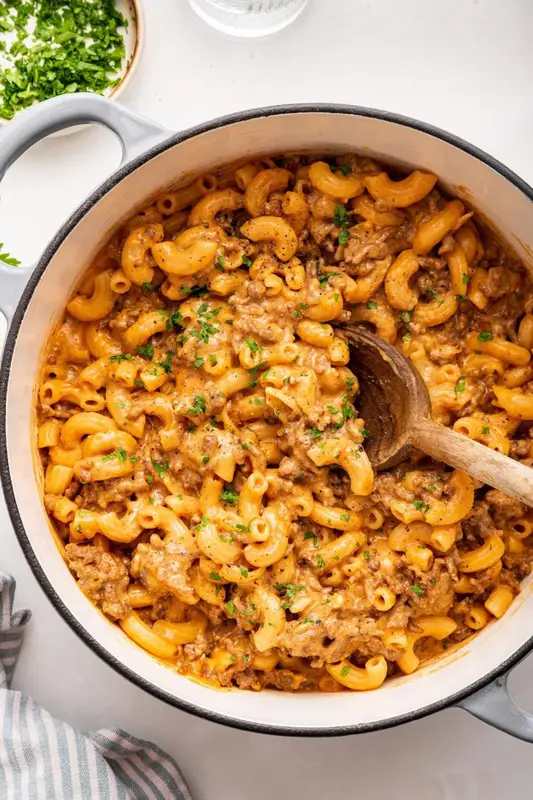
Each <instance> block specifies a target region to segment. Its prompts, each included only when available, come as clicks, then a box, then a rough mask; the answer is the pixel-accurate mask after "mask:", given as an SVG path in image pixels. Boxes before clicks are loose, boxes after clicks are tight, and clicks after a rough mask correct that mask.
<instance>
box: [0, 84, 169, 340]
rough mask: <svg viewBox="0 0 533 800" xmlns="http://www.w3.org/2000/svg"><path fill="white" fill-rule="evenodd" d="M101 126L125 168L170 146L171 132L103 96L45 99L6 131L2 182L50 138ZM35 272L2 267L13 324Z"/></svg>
mask: <svg viewBox="0 0 533 800" xmlns="http://www.w3.org/2000/svg"><path fill="white" fill-rule="evenodd" d="M90 123H95V124H97V125H103V126H104V127H105V128H108V129H109V130H110V131H112V132H113V133H114V134H115V135H116V136H117V138H118V139H119V141H120V144H121V147H122V160H121V166H122V165H123V164H125V163H127V162H128V161H131V160H132V159H133V158H135V157H136V156H138V155H140V153H142V152H144V151H145V150H147V149H149V148H150V147H152V146H154V145H155V144H158V143H159V142H162V141H164V139H166V138H168V136H170V133H171V132H170V131H169V130H167V129H166V128H163V127H162V126H161V125H157V124H156V123H155V122H152V121H151V120H149V119H147V118H145V117H143V116H141V115H140V114H136V113H135V112H133V111H130V110H129V109H128V108H125V107H124V106H121V105H120V104H119V103H116V102H114V101H111V100H108V99H106V98H105V97H101V96H100V95H97V94H88V93H80V94H70V95H62V96H60V97H53V98H52V99H50V100H45V101H44V102H42V103H38V104H36V105H34V106H31V107H30V108H28V109H26V110H25V111H22V112H21V113H20V114H17V116H16V117H15V119H14V120H12V121H11V122H9V123H8V124H7V125H6V126H5V127H4V128H3V129H2V131H1V132H0V181H1V180H2V179H3V177H4V175H5V174H6V172H7V170H8V169H9V167H10V166H11V165H12V164H14V163H15V161H16V160H17V159H18V158H20V156H21V155H22V154H23V153H25V152H26V150H28V149H29V148H30V147H32V145H34V144H36V143H37V142H38V141H40V140H41V139H44V137H45V136H49V135H50V134H52V133H56V132H57V131H60V130H63V129H64V128H71V127H73V126H75V125H84V124H90ZM32 271H33V267H8V266H5V265H3V264H0V312H2V313H3V314H4V316H5V317H6V319H7V321H8V324H9V323H10V321H11V318H12V316H13V314H14V312H15V309H16V307H17V304H18V301H19V299H20V296H21V295H22V292H23V291H24V287H25V286H26V283H27V282H28V280H29V277H30V275H31V273H32Z"/></svg>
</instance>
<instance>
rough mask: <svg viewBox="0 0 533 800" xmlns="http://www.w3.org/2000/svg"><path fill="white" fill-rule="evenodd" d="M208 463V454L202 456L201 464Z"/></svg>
mask: <svg viewBox="0 0 533 800" xmlns="http://www.w3.org/2000/svg"><path fill="white" fill-rule="evenodd" d="M208 463H209V456H202V464H208Z"/></svg>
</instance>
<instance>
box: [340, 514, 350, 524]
mask: <svg viewBox="0 0 533 800" xmlns="http://www.w3.org/2000/svg"><path fill="white" fill-rule="evenodd" d="M341 519H342V521H343V522H349V521H350V515H349V514H341Z"/></svg>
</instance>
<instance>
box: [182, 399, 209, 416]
mask: <svg viewBox="0 0 533 800" xmlns="http://www.w3.org/2000/svg"><path fill="white" fill-rule="evenodd" d="M206 408H207V405H206V402H205V399H204V398H203V397H202V395H201V394H195V395H194V402H193V404H192V408H188V409H187V411H186V412H185V413H186V414H190V415H191V416H193V417H195V416H196V415H197V414H205V410H206Z"/></svg>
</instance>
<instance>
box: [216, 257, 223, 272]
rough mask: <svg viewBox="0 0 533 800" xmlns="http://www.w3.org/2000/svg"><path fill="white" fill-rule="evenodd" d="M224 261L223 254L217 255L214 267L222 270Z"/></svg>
mask: <svg viewBox="0 0 533 800" xmlns="http://www.w3.org/2000/svg"><path fill="white" fill-rule="evenodd" d="M225 261H226V259H225V258H224V256H219V257H218V258H217V260H216V261H215V269H217V270H218V271H219V272H224V262H225Z"/></svg>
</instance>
